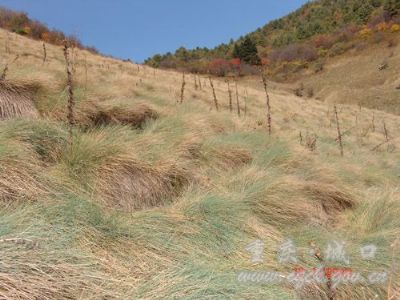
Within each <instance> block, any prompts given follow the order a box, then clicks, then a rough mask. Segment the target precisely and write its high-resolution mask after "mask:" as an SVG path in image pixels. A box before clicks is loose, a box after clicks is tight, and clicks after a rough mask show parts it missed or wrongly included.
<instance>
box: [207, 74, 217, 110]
mask: <svg viewBox="0 0 400 300" xmlns="http://www.w3.org/2000/svg"><path fill="white" fill-rule="evenodd" d="M208 79H209V80H210V85H211V89H212V92H213V97H214V104H215V109H216V110H217V111H219V107H218V99H217V95H216V93H215V88H214V83H213V81H212V79H211V76H210V77H208Z"/></svg>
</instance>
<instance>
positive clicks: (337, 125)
mask: <svg viewBox="0 0 400 300" xmlns="http://www.w3.org/2000/svg"><path fill="white" fill-rule="evenodd" d="M333 109H334V111H335V118H336V128H337V134H338V138H337V139H338V141H339V147H340V155H341V156H343V155H344V153H343V143H342V133H341V132H340V124H339V117H338V112H337V108H336V105H335V106H334V107H333Z"/></svg>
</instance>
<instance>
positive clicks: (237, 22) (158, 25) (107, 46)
mask: <svg viewBox="0 0 400 300" xmlns="http://www.w3.org/2000/svg"><path fill="white" fill-rule="evenodd" d="M306 2H307V1H306V0H0V5H1V6H5V7H7V8H11V9H16V10H23V11H25V12H27V13H28V15H29V16H30V17H32V18H33V19H37V20H39V21H41V22H43V23H45V24H47V25H48V26H49V27H51V28H56V29H60V30H62V31H64V32H65V33H68V34H75V35H77V36H78V37H79V38H80V40H81V41H82V42H83V43H84V44H86V45H93V46H95V47H96V48H97V49H99V50H100V51H101V52H102V53H105V54H111V55H113V56H116V57H119V58H131V59H133V60H134V61H138V62H142V61H143V60H144V59H146V58H147V57H149V56H152V55H154V54H156V53H165V52H168V51H170V52H174V51H175V50H176V49H177V48H179V47H180V46H184V47H186V48H195V47H197V46H199V47H204V46H205V47H213V46H216V45H218V44H220V43H222V42H228V41H229V40H230V38H234V39H235V38H238V37H239V36H241V35H244V34H246V33H248V32H250V31H253V30H255V29H257V28H258V27H260V26H263V25H264V24H266V23H267V22H268V21H270V20H273V19H276V18H279V17H281V16H284V15H286V14H287V13H289V12H291V11H293V10H294V9H296V8H298V7H300V6H301V5H302V4H304V3H306Z"/></svg>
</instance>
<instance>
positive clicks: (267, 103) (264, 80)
mask: <svg viewBox="0 0 400 300" xmlns="http://www.w3.org/2000/svg"><path fill="white" fill-rule="evenodd" d="M261 77H262V82H263V85H264V91H265V95H266V106H267V124H268V134H269V135H271V134H272V120H271V104H270V101H269V93H268V83H267V78H266V77H265V74H264V72H263V71H261Z"/></svg>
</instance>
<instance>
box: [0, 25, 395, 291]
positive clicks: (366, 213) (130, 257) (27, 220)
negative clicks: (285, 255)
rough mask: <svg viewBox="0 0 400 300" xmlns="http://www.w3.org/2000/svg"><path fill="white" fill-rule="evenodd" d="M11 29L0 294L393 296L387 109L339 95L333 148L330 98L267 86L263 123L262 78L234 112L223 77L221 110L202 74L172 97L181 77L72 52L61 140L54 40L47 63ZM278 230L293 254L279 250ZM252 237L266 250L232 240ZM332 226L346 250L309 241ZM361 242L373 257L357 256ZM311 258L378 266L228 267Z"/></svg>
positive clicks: (62, 78) (59, 55)
mask: <svg viewBox="0 0 400 300" xmlns="http://www.w3.org/2000/svg"><path fill="white" fill-rule="evenodd" d="M10 38H11V40H10V44H9V45H10V53H5V52H3V51H4V49H3V48H1V47H0V53H1V57H2V61H1V62H0V63H2V65H3V66H4V65H5V64H6V63H9V64H8V72H7V74H6V77H5V81H4V84H6V85H7V86H8V87H12V89H11V88H10V89H8V90H6V89H4V85H3V84H2V85H0V88H1V92H0V109H1V110H2V111H4V109H6V108H7V107H10V106H11V107H16V108H21V110H20V111H19V110H11V111H10V110H8V113H7V114H4V113H0V117H1V121H0V255H1V256H0V257H1V259H0V298H5V299H297V298H300V299H372V298H374V297H375V298H378V299H387V298H389V299H394V297H399V293H400V290H399V288H400V283H399V281H398V278H399V275H398V273H397V272H398V271H397V270H396V269H395V268H393V266H394V264H396V263H398V258H399V254H400V253H399V251H400V248H399V245H398V237H399V234H400V223H399V222H400V221H399V218H398V216H399V213H400V193H399V190H398V186H399V176H400V167H399V158H400V157H399V156H400V152H399V147H400V141H399V139H398V132H397V130H396V129H397V128H399V125H400V118H399V117H398V116H395V115H392V114H389V113H385V112H382V111H374V110H370V109H367V108H364V107H362V108H361V109H360V108H359V107H358V106H352V105H340V106H339V107H338V108H337V113H338V118H339V120H340V128H341V132H342V140H343V147H344V149H343V150H344V156H343V157H342V156H341V155H340V150H339V147H338V141H337V124H336V118H335V114H334V111H333V107H332V106H330V105H326V104H324V103H321V102H314V101H312V100H306V99H302V98H299V97H296V96H294V95H293V94H292V93H291V92H287V91H285V90H282V89H279V88H272V89H271V90H270V99H271V108H272V135H271V136H269V135H268V131H267V124H266V121H265V120H266V112H265V109H264V107H265V94H264V92H263V90H262V88H261V85H260V84H254V85H248V84H244V83H243V84H239V85H238V88H237V90H238V97H237V99H238V102H239V104H240V106H239V109H240V111H241V114H240V117H239V116H237V114H236V111H237V107H234V112H230V109H229V93H228V86H227V83H226V82H224V81H222V80H218V79H213V80H214V83H213V85H214V87H215V95H216V98H217V101H218V104H219V107H218V108H219V109H218V111H217V110H216V109H215V108H214V107H215V106H214V105H215V104H214V99H213V93H212V90H211V87H210V81H209V80H208V78H203V77H196V80H195V78H194V76H192V75H187V76H186V79H185V80H186V85H185V89H184V93H183V98H182V99H183V101H182V103H178V102H181V81H182V75H181V74H179V73H176V72H172V71H160V70H154V69H151V68H149V67H144V66H138V65H134V64H131V63H126V62H121V61H118V60H114V59H111V58H104V57H101V56H95V55H93V54H90V53H89V52H87V51H84V50H75V51H74V54H73V55H72V58H73V62H74V70H75V71H74V83H75V88H74V94H75V100H76V109H75V113H76V120H77V124H76V126H75V128H74V130H73V138H72V141H70V140H69V137H68V126H67V124H66V113H67V111H66V110H67V109H66V107H67V93H66V88H65V87H66V75H65V63H64V60H63V52H62V49H61V48H60V47H56V46H51V45H48V53H47V61H46V62H44V63H43V52H42V51H43V49H42V44H41V43H40V42H36V41H32V40H29V39H27V38H24V37H21V36H18V35H15V34H11V35H10ZM5 39H7V34H6V32H5V31H0V43H4V41H5ZM16 55H18V56H19V58H18V59H17V60H15V59H14V58H15V56H16ZM195 81H196V84H195ZM200 86H201V87H200ZM233 86H234V85H233V84H232V83H231V85H230V89H231V90H234V89H233ZM22 91H24V92H22ZM5 94H6V95H7V97H6V98H4V95H5ZM21 95H22V96H23V97H22V96H21ZM232 96H233V99H234V102H235V103H236V95H235V92H233V95H232ZM21 97H22V98H21ZM21 101H23V103H21ZM26 101H28V102H29V101H30V102H29V105H27V104H26ZM22 108H24V110H22ZM26 111H30V112H31V113H30V114H28V113H22V112H26ZM5 116H7V117H5ZM287 239H291V240H292V241H293V243H294V244H295V245H296V247H297V261H293V260H290V261H287V262H282V263H279V260H278V259H277V256H279V248H280V247H281V245H282V243H284V242H285V241H286V240H287ZM254 240H262V241H263V242H264V243H265V249H264V252H262V254H263V262H262V263H258V264H254V263H253V262H252V255H251V253H249V252H248V251H247V250H246V248H247V246H248V245H249V244H250V243H252V242H253V241H254ZM332 240H339V241H345V242H346V244H345V249H346V252H347V255H348V256H350V257H351V261H350V265H348V264H346V262H343V261H339V262H335V261H334V262H329V261H328V258H329V257H328V256H327V255H325V256H324V255H321V253H324V251H323V250H324V249H325V246H326V245H327V244H329V243H330V241H332ZM365 244H374V245H376V247H378V249H379V251H378V253H377V256H376V258H375V259H374V260H368V261H365V260H363V259H362V257H360V253H359V248H360V246H362V245H365ZM310 247H311V248H312V249H313V250H315V252H314V254H311V253H310V249H309V248H310ZM321 264H322V265H324V266H327V267H328V266H332V267H336V268H341V267H346V268H351V269H352V271H353V272H360V273H361V274H362V275H363V276H365V277H366V278H367V276H368V274H371V273H373V272H387V273H385V274H387V277H386V278H384V280H381V281H377V282H375V281H374V282H373V283H370V282H368V281H360V282H357V283H354V284H350V283H348V282H347V283H348V284H345V283H343V284H338V285H337V286H336V287H335V288H333V286H332V279H331V276H325V277H326V280H325V282H314V281H312V282H308V283H306V284H304V285H302V284H300V285H299V284H296V283H298V281H295V280H289V279H288V280H286V281H284V282H282V283H281V284H270V283H267V282H264V283H257V282H253V281H252V280H250V281H252V282H243V280H239V279H240V278H238V273H240V272H241V271H244V270H247V271H249V272H257V271H263V270H271V271H275V272H280V273H282V274H288V273H290V272H292V271H293V269H298V268H299V267H304V268H306V269H312V268H314V267H318V266H320V265H321ZM292 279H293V278H292ZM254 281H256V280H254Z"/></svg>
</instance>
